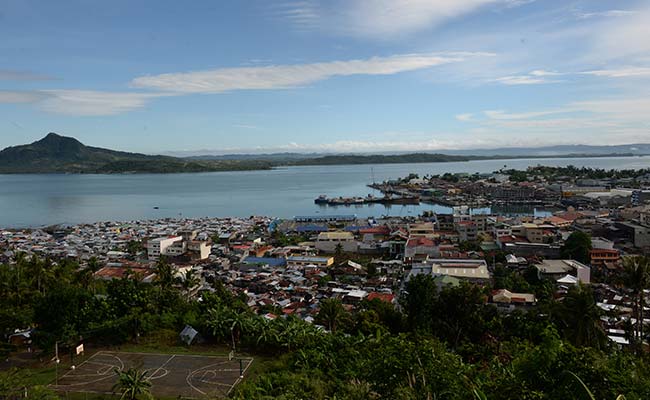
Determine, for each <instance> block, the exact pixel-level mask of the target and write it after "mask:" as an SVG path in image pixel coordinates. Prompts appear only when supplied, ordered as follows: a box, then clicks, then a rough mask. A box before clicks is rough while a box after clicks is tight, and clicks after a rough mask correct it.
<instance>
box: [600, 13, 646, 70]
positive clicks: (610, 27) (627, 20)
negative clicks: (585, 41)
mask: <svg viewBox="0 0 650 400" xmlns="http://www.w3.org/2000/svg"><path fill="white" fill-rule="evenodd" d="M648 21H650V7H646V8H644V9H641V10H638V11H637V12H634V13H632V14H629V15H625V16H622V17H621V18H615V19H610V20H609V21H605V22H604V23H603V24H601V25H600V26H598V27H597V28H598V29H595V30H594V31H593V36H592V37H591V40H592V49H591V53H592V56H593V57H594V58H598V59H605V60H620V59H621V58H623V57H630V58H634V57H639V56H644V55H645V56H647V55H648V53H649V52H650V40H648V38H649V37H650V23H648Z"/></svg>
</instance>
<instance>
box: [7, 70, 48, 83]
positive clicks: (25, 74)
mask: <svg viewBox="0 0 650 400" xmlns="http://www.w3.org/2000/svg"><path fill="white" fill-rule="evenodd" d="M51 80H54V78H53V77H51V76H49V75H44V74H37V73H35V72H31V71H15V70H8V69H0V81H51Z"/></svg>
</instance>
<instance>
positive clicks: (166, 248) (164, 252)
mask: <svg viewBox="0 0 650 400" xmlns="http://www.w3.org/2000/svg"><path fill="white" fill-rule="evenodd" d="M185 250H186V247H185V242H184V241H183V237H182V236H168V237H160V238H155V239H150V240H148V241H147V255H148V256H149V260H152V261H155V260H158V259H159V258H160V256H170V257H174V256H180V255H182V254H184V253H185Z"/></svg>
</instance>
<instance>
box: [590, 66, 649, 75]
mask: <svg viewBox="0 0 650 400" xmlns="http://www.w3.org/2000/svg"><path fill="white" fill-rule="evenodd" d="M581 73H582V74H584V75H594V76H601V77H607V78H633V77H650V67H628V68H619V69H600V70H593V71H584V72H581Z"/></svg>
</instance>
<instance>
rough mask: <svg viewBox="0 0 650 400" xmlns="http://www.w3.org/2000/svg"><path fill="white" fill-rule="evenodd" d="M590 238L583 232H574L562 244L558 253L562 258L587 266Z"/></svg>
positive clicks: (589, 259) (589, 258)
mask: <svg viewBox="0 0 650 400" xmlns="http://www.w3.org/2000/svg"><path fill="white" fill-rule="evenodd" d="M590 251H591V236H589V235H588V234H586V233H584V232H580V231H575V232H573V233H572V234H571V235H569V237H568V238H567V240H566V241H565V242H564V246H562V249H561V251H560V254H561V255H562V257H563V258H567V259H572V260H576V261H579V262H581V263H583V264H589V263H590V261H591V256H590V254H589V252H590Z"/></svg>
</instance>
